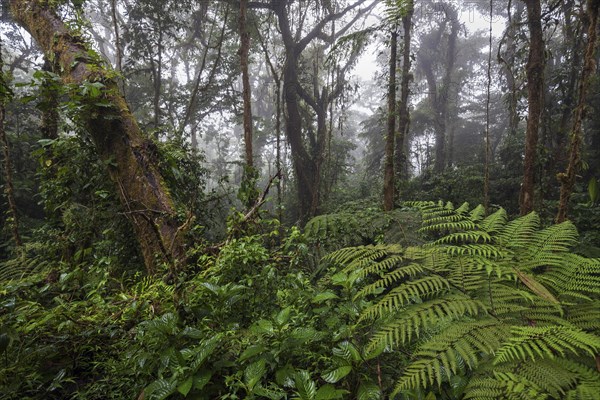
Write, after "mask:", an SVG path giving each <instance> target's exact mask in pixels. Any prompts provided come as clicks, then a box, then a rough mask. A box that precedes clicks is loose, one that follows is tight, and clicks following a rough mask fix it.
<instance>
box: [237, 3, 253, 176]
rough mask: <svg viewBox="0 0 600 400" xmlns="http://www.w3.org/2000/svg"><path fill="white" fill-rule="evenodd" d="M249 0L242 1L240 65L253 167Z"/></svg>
mask: <svg viewBox="0 0 600 400" xmlns="http://www.w3.org/2000/svg"><path fill="white" fill-rule="evenodd" d="M247 13H248V0H241V1H240V19H239V25H240V26H239V29H240V67H241V69H242V97H243V100H244V146H245V150H246V166H247V167H248V168H252V167H253V158H252V104H251V98H250V76H249V75H248V52H249V51H250V33H249V32H248V28H247V26H246V15H247Z"/></svg>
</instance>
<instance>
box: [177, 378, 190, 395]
mask: <svg viewBox="0 0 600 400" xmlns="http://www.w3.org/2000/svg"><path fill="white" fill-rule="evenodd" d="M193 384H194V377H193V376H190V377H188V378H187V379H186V380H185V381H183V382H182V383H180V384H179V386H177V391H178V392H179V393H181V394H182V395H183V397H185V396H187V395H188V393H189V392H190V390H192V385H193Z"/></svg>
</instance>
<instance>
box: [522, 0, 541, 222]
mask: <svg viewBox="0 0 600 400" xmlns="http://www.w3.org/2000/svg"><path fill="white" fill-rule="evenodd" d="M523 2H524V3H525V7H526V8H527V26H528V27H529V43H530V44H529V58H528V60H527V103H528V105H529V115H528V118H527V134H526V138H525V161H524V171H523V183H522V184H521V194H520V197H519V205H520V211H521V215H525V214H528V213H530V212H531V211H533V200H534V189H535V155H536V151H537V144H538V137H539V128H540V116H541V114H542V87H543V79H544V78H543V73H544V38H543V31H542V8H541V5H540V0H524V1H523Z"/></svg>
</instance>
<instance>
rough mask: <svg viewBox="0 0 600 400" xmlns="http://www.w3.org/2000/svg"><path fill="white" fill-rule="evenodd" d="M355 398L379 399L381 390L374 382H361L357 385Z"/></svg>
mask: <svg viewBox="0 0 600 400" xmlns="http://www.w3.org/2000/svg"><path fill="white" fill-rule="evenodd" d="M356 398H357V399H358V400H379V399H381V390H380V389H379V386H377V385H375V384H374V383H362V384H361V385H360V386H359V387H358V392H357V394H356Z"/></svg>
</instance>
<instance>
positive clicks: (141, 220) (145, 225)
mask: <svg viewBox="0 0 600 400" xmlns="http://www.w3.org/2000/svg"><path fill="white" fill-rule="evenodd" d="M10 4H11V10H12V12H13V15H14V17H15V19H16V21H17V22H18V23H19V24H21V25H22V26H23V27H24V28H25V29H27V30H28V31H29V32H30V33H31V35H32V36H33V38H34V39H35V40H36V42H37V43H38V44H39V46H40V47H41V49H42V50H43V51H44V53H45V54H46V57H47V58H48V59H49V60H51V61H53V64H55V65H57V66H58V67H59V68H57V70H56V71H55V72H56V73H57V74H60V75H61V77H62V79H63V81H64V83H65V84H75V85H81V84H85V83H86V82H101V83H103V85H104V88H103V93H102V96H103V97H102V98H103V101H104V103H106V104H107V105H110V107H99V106H97V105H95V104H96V103H97V99H96V100H94V101H90V102H89V104H87V106H86V107H85V108H86V112H85V113H84V114H82V115H81V118H82V121H83V123H84V124H85V126H86V128H87V130H88V131H89V133H90V135H91V137H92V138H93V140H94V142H95V145H96V147H97V150H98V153H99V155H100V157H101V158H102V159H104V160H107V161H108V160H111V161H112V162H111V163H110V164H112V165H113V166H111V167H109V173H110V177H111V179H112V180H113V181H114V183H115V184H116V186H117V191H118V193H119V196H120V199H121V202H122V204H123V207H124V209H125V210H126V211H125V213H126V215H127V217H128V218H129V219H130V220H131V222H132V224H133V228H134V230H135V234H136V236H137V239H138V241H139V244H140V247H141V250H142V254H143V257H144V262H145V264H146V268H147V270H148V271H149V272H150V273H152V272H155V271H156V270H157V267H158V266H159V265H161V264H163V263H167V264H168V265H171V266H177V263H178V262H179V261H182V260H183V258H184V250H183V245H182V240H181V236H180V231H179V229H178V225H177V222H176V218H175V216H176V214H175V210H174V206H173V202H172V200H171V197H170V195H169V193H168V191H167V189H166V187H165V184H164V181H163V179H162V177H161V175H160V173H159V171H158V170H157V167H156V159H155V150H156V149H155V147H154V145H153V144H152V142H150V141H148V140H146V139H144V136H143V135H142V132H141V131H140V128H139V127H138V125H137V122H136V121H135V119H134V118H133V116H132V114H131V112H130V110H129V108H128V106H127V104H126V102H125V100H124V99H123V96H122V95H121V94H120V92H119V90H118V87H117V83H116V81H115V78H114V77H113V74H112V73H111V72H110V71H108V70H107V69H106V67H105V66H104V65H103V64H102V63H101V62H100V61H98V60H96V59H95V57H93V56H91V55H90V52H89V50H88V48H87V47H86V46H85V45H84V44H83V41H82V39H81V38H80V37H78V36H77V35H76V34H74V33H72V32H70V31H69V30H68V29H67V27H66V26H65V24H64V23H63V21H62V20H60V18H59V17H58V16H57V15H56V13H55V12H54V11H53V10H52V9H50V8H49V7H48V6H47V5H44V4H42V2H38V1H32V0H11V1H10Z"/></svg>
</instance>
